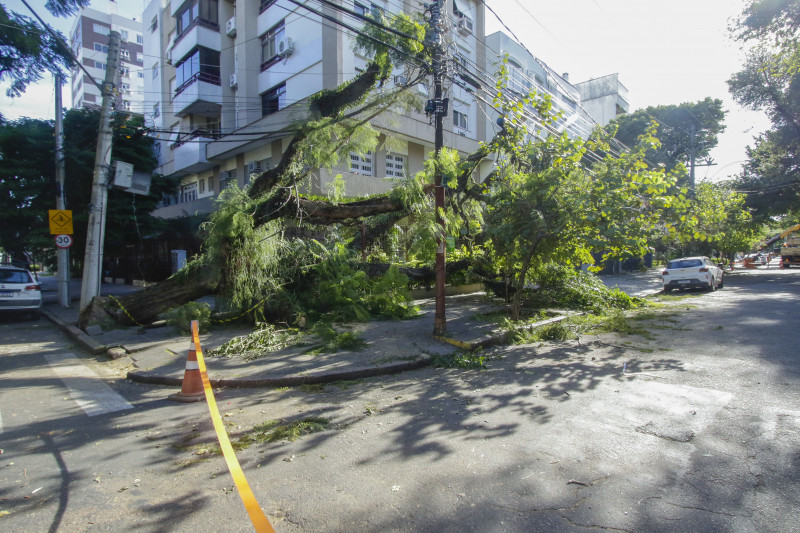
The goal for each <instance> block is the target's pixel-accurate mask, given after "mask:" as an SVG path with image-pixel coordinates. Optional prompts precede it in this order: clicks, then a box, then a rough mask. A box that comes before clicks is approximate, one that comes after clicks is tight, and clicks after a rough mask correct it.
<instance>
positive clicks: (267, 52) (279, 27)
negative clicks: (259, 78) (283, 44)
mask: <svg viewBox="0 0 800 533" xmlns="http://www.w3.org/2000/svg"><path fill="white" fill-rule="evenodd" d="M285 37H286V31H285V26H284V24H283V21H280V22H279V23H278V24H276V25H275V26H273V27H272V28H271V29H269V30H268V31H267V33H265V34H264V35H263V36H262V37H261V69H262V70H263V69H265V68H267V67H269V66H270V65H271V64H272V63H274V62H275V61H276V60H277V59H278V43H279V42H280V41H282V40H283V39H284V38H285Z"/></svg>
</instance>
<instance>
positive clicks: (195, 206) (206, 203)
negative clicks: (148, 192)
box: [151, 196, 215, 219]
mask: <svg viewBox="0 0 800 533" xmlns="http://www.w3.org/2000/svg"><path fill="white" fill-rule="evenodd" d="M214 200H215V197H214V196H204V197H203V198H196V199H194V200H192V201H191V202H183V203H180V204H172V205H165V206H162V207H158V208H156V209H155V210H153V212H152V213H151V215H153V216H154V217H158V218H164V219H171V218H183V217H188V216H192V215H204V214H206V213H212V212H213V211H214V209H215V205H214Z"/></svg>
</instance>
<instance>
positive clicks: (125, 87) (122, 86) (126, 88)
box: [119, 83, 131, 93]
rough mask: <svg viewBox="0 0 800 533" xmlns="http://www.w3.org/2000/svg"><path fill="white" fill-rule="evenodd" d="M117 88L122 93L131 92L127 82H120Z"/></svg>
mask: <svg viewBox="0 0 800 533" xmlns="http://www.w3.org/2000/svg"><path fill="white" fill-rule="evenodd" d="M119 90H120V92H123V93H130V92H131V86H130V84H129V83H120V84H119Z"/></svg>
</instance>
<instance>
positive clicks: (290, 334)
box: [208, 322, 299, 361]
mask: <svg viewBox="0 0 800 533" xmlns="http://www.w3.org/2000/svg"><path fill="white" fill-rule="evenodd" d="M298 333H299V331H298V330H296V329H292V328H289V329H278V328H277V327H275V326H273V325H272V324H268V323H266V322H260V323H257V324H256V327H255V329H254V330H253V331H252V332H251V333H248V334H247V335H241V336H238V337H234V338H232V339H231V340H229V341H228V342H226V343H224V344H223V345H221V346H219V347H218V348H214V349H211V350H209V351H208V355H209V356H212V357H214V356H216V357H233V356H238V357H241V358H242V359H244V360H245V361H253V360H255V359H260V358H261V357H264V356H266V355H267V354H269V353H270V352H274V351H277V350H280V349H281V348H284V347H286V346H288V345H290V344H293V343H295V342H297V340H298V338H299V337H298Z"/></svg>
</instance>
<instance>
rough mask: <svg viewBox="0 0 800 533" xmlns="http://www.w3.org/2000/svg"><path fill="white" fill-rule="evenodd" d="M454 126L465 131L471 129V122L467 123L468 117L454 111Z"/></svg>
mask: <svg viewBox="0 0 800 533" xmlns="http://www.w3.org/2000/svg"><path fill="white" fill-rule="evenodd" d="M453 126H455V127H456V128H461V129H463V130H466V129H469V122H468V121H467V115H466V114H464V113H462V112H460V111H456V110H455V109H453Z"/></svg>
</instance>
